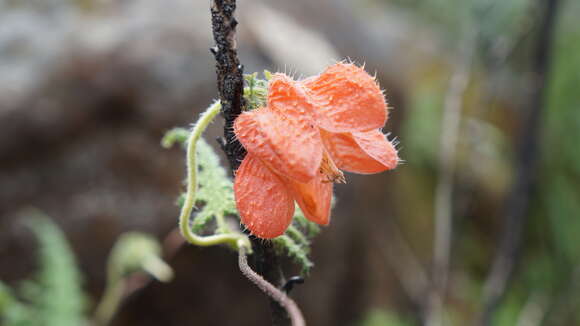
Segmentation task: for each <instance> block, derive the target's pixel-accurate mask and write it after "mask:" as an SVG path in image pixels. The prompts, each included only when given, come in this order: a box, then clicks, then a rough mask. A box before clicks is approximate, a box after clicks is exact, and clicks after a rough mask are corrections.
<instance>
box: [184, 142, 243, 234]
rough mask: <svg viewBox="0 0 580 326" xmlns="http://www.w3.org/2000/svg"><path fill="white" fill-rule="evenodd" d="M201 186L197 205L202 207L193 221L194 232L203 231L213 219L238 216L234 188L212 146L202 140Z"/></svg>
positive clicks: (198, 147)
mask: <svg viewBox="0 0 580 326" xmlns="http://www.w3.org/2000/svg"><path fill="white" fill-rule="evenodd" d="M197 158H198V164H199V170H198V180H199V186H198V191H197V197H196V205H197V206H198V207H201V208H200V209H199V211H198V212H197V214H196V216H195V218H194V220H193V230H194V231H196V232H197V231H200V230H202V229H203V228H204V227H205V226H206V225H207V224H208V223H209V222H210V221H211V220H212V219H214V218H218V219H219V218H223V217H224V216H226V215H229V214H237V210H236V202H235V200H234V188H233V187H234V186H233V184H232V182H231V181H230V179H229V178H228V177H227V173H226V170H225V169H224V168H223V167H222V166H221V165H220V162H219V157H218V156H217V154H216V153H215V152H214V151H213V149H212V148H211V146H209V144H208V143H207V142H206V141H205V140H203V139H200V140H199V141H198V143H197Z"/></svg>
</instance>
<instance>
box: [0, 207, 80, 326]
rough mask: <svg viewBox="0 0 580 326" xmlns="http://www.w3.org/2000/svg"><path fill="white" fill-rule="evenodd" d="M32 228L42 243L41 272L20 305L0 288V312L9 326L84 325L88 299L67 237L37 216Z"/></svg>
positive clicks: (28, 284)
mask: <svg viewBox="0 0 580 326" xmlns="http://www.w3.org/2000/svg"><path fill="white" fill-rule="evenodd" d="M34 215H35V216H33V217H32V218H31V219H30V220H28V224H29V226H30V228H31V230H32V231H33V232H34V234H35V235H36V237H37V239H38V242H39V265H40V266H39V272H38V275H37V277H36V278H35V279H34V280H31V281H27V282H25V284H24V285H23V287H22V291H21V294H22V297H23V298H24V299H25V300H24V301H25V302H26V303H22V302H19V301H18V300H17V299H16V298H15V297H14V296H12V294H11V291H10V290H9V289H8V288H7V287H6V286H3V285H0V312H1V313H2V316H3V318H4V320H3V321H4V324H3V325H6V326H24V325H31V326H32V325H35V326H67V325H70V326H79V325H83V323H84V317H83V313H84V310H85V303H86V301H85V297H84V294H83V292H82V289H81V276H80V273H79V270H78V268H77V265H76V262H75V258H74V255H73V253H72V250H71V248H70V246H69V244H68V243H67V241H66V238H65V236H64V233H63V232H62V231H61V230H60V229H59V228H58V227H57V226H56V225H55V224H54V223H53V222H52V221H50V220H49V219H48V218H46V217H44V216H42V215H41V214H40V213H34Z"/></svg>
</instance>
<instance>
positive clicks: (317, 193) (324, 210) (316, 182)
mask: <svg viewBox="0 0 580 326" xmlns="http://www.w3.org/2000/svg"><path fill="white" fill-rule="evenodd" d="M289 185H290V189H291V191H292V195H293V196H294V199H295V200H296V202H297V203H298V206H300V209H302V212H303V213H304V216H306V218H307V219H309V220H311V221H312V222H315V223H318V224H321V225H327V224H328V222H330V202H331V200H332V185H333V183H332V182H327V181H326V178H325V177H324V175H323V174H322V173H318V174H317V175H316V178H314V179H312V180H310V181H309V182H307V183H300V182H295V181H294V182H292V181H291V182H289Z"/></svg>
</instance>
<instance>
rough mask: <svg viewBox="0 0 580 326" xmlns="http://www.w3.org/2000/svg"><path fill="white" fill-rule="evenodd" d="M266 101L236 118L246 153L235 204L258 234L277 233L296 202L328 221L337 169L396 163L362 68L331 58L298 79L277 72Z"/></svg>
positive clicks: (379, 104) (374, 168) (374, 91)
mask: <svg viewBox="0 0 580 326" xmlns="http://www.w3.org/2000/svg"><path fill="white" fill-rule="evenodd" d="M267 102H268V103H267V106H266V107H262V108H259V109H256V110H253V111H249V112H244V113H242V114H241V115H240V116H239V117H238V118H237V119H236V121H235V123H234V131H235V134H236V136H237V137H238V139H239V140H240V142H241V143H242V145H243V146H244V148H245V149H246V150H247V152H248V154H247V155H246V157H245V158H244V160H243V161H242V164H241V165H240V168H239V169H238V171H237V172H236V178H235V184H234V192H235V197H236V205H237V208H238V211H239V213H240V217H241V221H242V223H243V224H244V225H245V226H246V227H247V228H248V229H249V230H250V231H251V232H252V234H254V235H255V236H257V237H260V238H266V239H270V238H274V237H277V236H279V235H282V234H283V233H284V231H286V228H288V225H289V224H290V222H291V221H292V216H293V214H294V201H296V202H297V203H298V206H300V208H301V209H302V211H303V212H304V215H305V216H306V217H307V218H308V219H309V220H311V221H313V222H316V223H318V224H321V225H326V224H328V222H329V220H330V201H331V199H332V185H333V182H342V183H344V175H343V174H342V172H341V171H340V170H339V169H342V170H345V171H349V172H355V173H362V174H370V173H378V172H381V171H386V170H390V169H393V168H395V167H396V166H397V163H398V160H399V159H398V156H397V151H396V149H395V148H394V146H393V144H392V143H391V142H390V141H388V140H387V139H386V137H385V135H383V133H382V132H381V131H380V129H379V128H381V127H383V125H384V124H385V122H386V121H387V106H386V103H385V99H384V96H383V93H382V92H381V90H380V88H379V86H378V85H377V84H376V82H375V80H374V79H373V78H372V77H371V76H370V75H369V74H367V73H366V72H365V71H364V70H363V69H362V68H360V67H357V66H355V65H353V64H346V63H337V64H335V65H333V66H330V67H328V68H327V69H326V70H325V71H324V72H323V73H322V74H320V75H318V76H314V77H310V78H308V79H305V80H302V81H294V80H292V79H291V78H290V77H288V76H286V75H284V74H275V75H274V76H273V77H272V78H271V80H270V83H269V89H268V101H267Z"/></svg>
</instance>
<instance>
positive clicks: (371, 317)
mask: <svg viewBox="0 0 580 326" xmlns="http://www.w3.org/2000/svg"><path fill="white" fill-rule="evenodd" d="M358 325H360V326H411V325H413V324H412V323H409V322H407V321H405V320H403V319H402V318H401V317H399V316H397V315H396V314H394V313H392V312H389V311H386V310H379V309H373V310H371V311H369V312H368V313H367V314H366V316H365V317H364V318H363V320H362V321H361V322H360V323H359V324H358Z"/></svg>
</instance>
